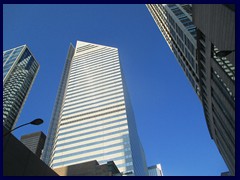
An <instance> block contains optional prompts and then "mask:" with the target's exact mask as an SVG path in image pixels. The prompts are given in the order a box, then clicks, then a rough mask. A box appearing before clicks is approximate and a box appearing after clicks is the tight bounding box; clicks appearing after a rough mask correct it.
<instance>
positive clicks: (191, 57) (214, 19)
mask: <svg viewBox="0 0 240 180" xmlns="http://www.w3.org/2000/svg"><path fill="white" fill-rule="evenodd" d="M147 8H148V10H149V11H150V13H151V15H152V16H153V19H154V20H155V22H156V24H157V26H158V28H159V29H160V31H161V32H162V34H163V36H164V38H165V40H166V41H167V43H168V45H169V47H170V49H171V50H172V52H173V53H174V55H175V57H176V59H177V60H178V62H179V64H180V65H181V67H182V69H183V71H184V73H185V74H186V76H187V78H188V79H189V81H190V83H191V84H192V87H193V88H194V90H195V92H196V94H197V95H198V97H199V99H200V101H201V103H202V105H203V109H204V114H205V118H206V123H207V127H208V130H209V133H210V136H211V138H212V139H213V140H214V141H215V143H216V145H217V147H218V149H219V152H220V154H221V155H222V157H223V159H224V161H225V162H226V164H227V166H228V168H229V170H230V172H231V174H232V175H234V174H235V9H234V6H233V5H221V4H218V5H217V4H208V5H197V4H195V5H193V6H192V5H191V4H148V5H147Z"/></svg>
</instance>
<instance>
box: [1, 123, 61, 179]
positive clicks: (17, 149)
mask: <svg viewBox="0 0 240 180" xmlns="http://www.w3.org/2000/svg"><path fill="white" fill-rule="evenodd" d="M7 132H9V131H8V130H7V129H6V128H5V127H4V126H3V134H6V133H7ZM3 176H58V174H57V173H55V172H54V171H53V170H52V169H51V168H50V167H49V166H47V165H46V164H45V163H44V162H43V161H42V160H40V159H39V158H38V157H37V156H36V155H35V154H34V153H33V152H32V151H30V150H29V149H28V148H27V147H26V146H25V145H24V144H22V143H21V142H20V141H19V140H18V139H17V138H15V137H14V136H13V135H12V134H11V133H10V134H8V135H7V136H4V137H3Z"/></svg>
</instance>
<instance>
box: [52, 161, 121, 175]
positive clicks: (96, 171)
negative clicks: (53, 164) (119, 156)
mask: <svg viewBox="0 0 240 180" xmlns="http://www.w3.org/2000/svg"><path fill="white" fill-rule="evenodd" d="M54 171H55V172H56V173H57V174H58V175H60V176H121V173H120V172H119V170H118V168H117V166H116V165H115V164H114V162H113V161H109V162H107V163H106V164H102V165H100V164H99V163H98V162H97V161H96V160H95V161H89V162H84V163H80V164H75V165H70V166H64V167H61V168H56V169H54Z"/></svg>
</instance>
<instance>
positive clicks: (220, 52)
mask: <svg viewBox="0 0 240 180" xmlns="http://www.w3.org/2000/svg"><path fill="white" fill-rule="evenodd" d="M193 22H194V24H195V25H196V26H197V51H196V52H197V59H198V62H199V72H200V77H202V78H201V79H200V81H199V86H200V89H201V97H202V103H203V108H204V114H205V117H206V120H207V124H208V129H209V132H210V135H211V138H212V139H213V140H214V141H215V143H216V145H217V147H218V149H219V152H220V153H221V155H222V157H223V159H224V161H225V163H226V164H227V166H228V168H229V171H230V174H231V175H235V6H234V5H228V4H224V5H223V4H214V5H213V4H194V5H193Z"/></svg>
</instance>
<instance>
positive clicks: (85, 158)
mask: <svg viewBox="0 0 240 180" xmlns="http://www.w3.org/2000/svg"><path fill="white" fill-rule="evenodd" d="M121 152H123V150H122V149H120V150H114V151H110V152H107V153H100V154H95V155H91V156H85V157H83V158H75V159H73V160H67V161H64V162H58V163H53V164H52V166H51V167H52V168H53V167H56V166H60V165H67V164H71V163H77V162H79V163H80V162H85V161H90V160H91V159H92V160H95V159H96V158H98V157H104V156H108V155H113V154H117V153H121Z"/></svg>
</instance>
